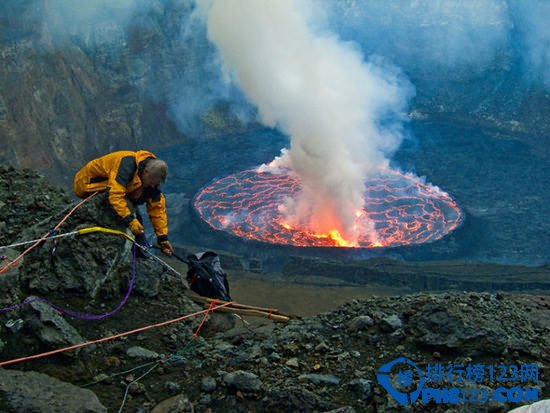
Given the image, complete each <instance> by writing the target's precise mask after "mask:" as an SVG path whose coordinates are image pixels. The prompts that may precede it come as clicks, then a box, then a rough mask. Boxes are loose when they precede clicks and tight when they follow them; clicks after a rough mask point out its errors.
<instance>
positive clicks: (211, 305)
mask: <svg viewBox="0 0 550 413" xmlns="http://www.w3.org/2000/svg"><path fill="white" fill-rule="evenodd" d="M216 301H218V299H217V298H214V299H213V300H212V301H210V307H208V310H206V313H205V314H204V317H203V318H202V321H201V323H200V324H199V327H198V328H197V331H195V332H194V333H193V337H195V338H196V337H197V336H198V334H199V331H200V329H201V327H202V325H203V324H204V322H205V321H206V319H207V318H208V314H209V313H210V311H212V309H213V308H214V306H215V305H216ZM218 308H219V307H218Z"/></svg>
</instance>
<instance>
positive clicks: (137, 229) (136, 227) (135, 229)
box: [129, 218, 145, 235]
mask: <svg viewBox="0 0 550 413" xmlns="http://www.w3.org/2000/svg"><path fill="white" fill-rule="evenodd" d="M129 227H130V231H132V234H134V235H142V234H144V233H145V231H143V225H141V222H139V221H138V220H137V218H134V219H133V220H131V221H130V224H129Z"/></svg>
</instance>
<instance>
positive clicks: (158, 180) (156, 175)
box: [141, 159, 168, 187]
mask: <svg viewBox="0 0 550 413" xmlns="http://www.w3.org/2000/svg"><path fill="white" fill-rule="evenodd" d="M167 176H168V165H166V162H164V161H161V160H160V159H149V160H148V162H147V164H146V165H145V168H144V169H143V172H142V173H141V182H142V184H143V186H144V187H154V186H159V185H160V184H162V183H163V182H164V181H165V180H166V177H167Z"/></svg>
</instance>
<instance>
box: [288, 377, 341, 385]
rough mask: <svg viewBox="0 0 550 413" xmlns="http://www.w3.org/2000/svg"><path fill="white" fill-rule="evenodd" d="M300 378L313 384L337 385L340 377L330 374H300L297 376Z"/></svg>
mask: <svg viewBox="0 0 550 413" xmlns="http://www.w3.org/2000/svg"><path fill="white" fill-rule="evenodd" d="M298 378H299V379H300V380H307V381H310V382H312V383H314V384H321V385H323V384H329V385H335V386H337V385H339V384H340V379H339V378H338V377H336V376H334V375H332V374H302V375H301V376H299V377H298Z"/></svg>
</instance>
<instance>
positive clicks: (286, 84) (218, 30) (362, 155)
mask: <svg viewBox="0 0 550 413" xmlns="http://www.w3.org/2000/svg"><path fill="white" fill-rule="evenodd" d="M314 15H315V16H316V20H315V22H316V24H318V23H319V20H318V17H319V15H318V14H316V13H315V9H314V8H313V7H312V3H310V2H308V1H294V0H278V1H275V2H274V1H269V0H261V1H260V0H245V1H243V0H220V1H214V2H213V3H212V5H211V7H210V8H209V10H208V35H209V38H210V39H211V40H212V41H213V42H214V43H215V44H216V46H217V47H218V49H219V52H220V56H221V59H222V62H223V68H224V70H225V73H226V74H227V75H228V76H229V77H230V78H231V79H232V80H234V81H236V82H237V83H238V84H239V85H240V87H241V88H242V90H243V91H244V93H245V95H246V96H247V97H248V99H249V100H250V101H251V102H253V103H254V104H255V105H256V106H257V107H258V112H259V117H260V120H261V122H262V123H264V124H265V125H266V126H269V127H276V128H279V129H281V130H282V131H284V132H285V133H287V134H288V135H289V136H290V137H291V145H290V150H289V151H287V152H284V153H283V154H282V155H281V158H279V159H278V163H279V164H280V163H282V164H284V165H285V166H287V167H288V168H289V169H290V170H291V171H292V172H293V173H295V174H297V175H298V177H299V178H300V180H301V182H302V191H301V194H300V196H299V197H298V198H297V199H294V200H292V201H291V202H288V203H287V205H286V211H285V212H286V215H287V219H288V220H289V222H290V223H291V224H301V225H306V227H308V228H309V229H311V230H313V231H315V232H317V233H328V232H330V231H331V230H334V229H336V230H338V231H339V232H340V233H341V234H342V235H343V236H344V237H346V239H348V240H350V239H351V240H353V239H355V238H354V237H355V236H356V234H355V231H354V228H353V226H354V222H355V219H356V215H355V214H356V212H357V211H361V210H362V209H363V204H364V199H363V196H364V190H365V188H364V183H365V181H366V178H367V176H368V174H369V173H372V172H373V171H375V170H376V169H377V168H380V167H382V166H384V165H386V163H387V157H388V156H389V155H390V154H392V153H393V152H394V151H395V150H396V149H397V147H398V146H399V144H400V142H401V134H400V131H399V122H394V121H392V120H395V119H398V118H399V117H400V116H401V115H400V114H401V112H402V111H403V109H404V108H405V106H406V102H407V99H408V97H410V96H411V92H412V88H411V86H410V84H409V83H408V82H407V81H406V80H405V79H404V78H403V77H402V76H401V75H400V74H399V72H398V71H397V70H395V69H392V68H388V67H383V66H382V65H381V63H380V62H375V61H368V62H366V61H364V60H363V57H362V55H361V53H360V52H359V51H358V49H357V47H356V45H354V44H352V43H344V42H341V41H339V39H338V38H337V36H336V35H334V34H333V33H330V32H327V31H322V30H321V28H319V27H314V26H313V25H312V24H311V20H310V19H311V17H312V16H314Z"/></svg>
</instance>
